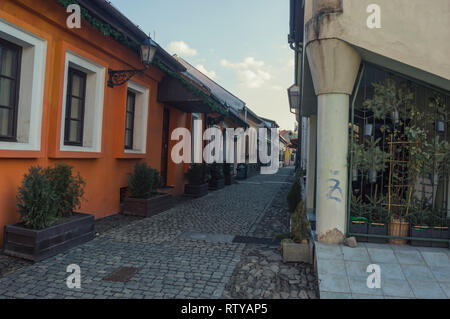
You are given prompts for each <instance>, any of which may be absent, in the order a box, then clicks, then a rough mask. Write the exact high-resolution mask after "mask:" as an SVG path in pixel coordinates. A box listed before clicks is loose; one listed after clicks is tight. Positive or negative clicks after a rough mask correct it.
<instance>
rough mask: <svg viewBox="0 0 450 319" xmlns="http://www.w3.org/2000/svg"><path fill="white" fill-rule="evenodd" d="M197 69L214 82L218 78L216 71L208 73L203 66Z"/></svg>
mask: <svg viewBox="0 0 450 319" xmlns="http://www.w3.org/2000/svg"><path fill="white" fill-rule="evenodd" d="M195 68H196V69H197V70H199V71H200V72H202V73H203V74H204V75H206V76H207V77H209V78H210V79H212V80H214V79H215V78H216V77H217V74H216V71H214V70H211V71H208V70H207V69H206V68H205V67H204V66H203V64H197V65H196V66H195Z"/></svg>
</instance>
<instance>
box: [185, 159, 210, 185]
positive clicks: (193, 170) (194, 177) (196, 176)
mask: <svg viewBox="0 0 450 319" xmlns="http://www.w3.org/2000/svg"><path fill="white" fill-rule="evenodd" d="M186 177H187V179H188V182H189V184H191V185H203V184H205V183H206V178H207V172H206V165H205V164H192V165H191V166H190V167H189V170H188V171H187V173H186Z"/></svg>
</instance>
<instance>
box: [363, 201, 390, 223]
mask: <svg viewBox="0 0 450 319" xmlns="http://www.w3.org/2000/svg"><path fill="white" fill-rule="evenodd" d="M366 198H367V201H368V204H367V206H366V207H367V212H368V219H369V222H370V223H380V224H385V223H388V222H389V211H388V209H387V206H386V205H385V203H386V200H385V198H384V197H383V196H380V195H378V197H377V198H374V197H372V196H367V195H366Z"/></svg>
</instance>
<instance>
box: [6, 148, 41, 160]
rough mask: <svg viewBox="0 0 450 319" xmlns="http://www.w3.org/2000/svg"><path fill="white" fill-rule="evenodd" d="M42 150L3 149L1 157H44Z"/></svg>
mask: <svg viewBox="0 0 450 319" xmlns="http://www.w3.org/2000/svg"><path fill="white" fill-rule="evenodd" d="M42 157H43V153H42V151H21V150H1V149H0V158H33V159H34V158H42Z"/></svg>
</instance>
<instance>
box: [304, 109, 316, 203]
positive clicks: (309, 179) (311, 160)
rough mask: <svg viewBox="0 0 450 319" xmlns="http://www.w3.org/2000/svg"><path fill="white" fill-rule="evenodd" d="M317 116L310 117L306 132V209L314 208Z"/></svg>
mask: <svg viewBox="0 0 450 319" xmlns="http://www.w3.org/2000/svg"><path fill="white" fill-rule="evenodd" d="M316 131H317V116H316V115H311V116H310V118H309V132H308V137H309V140H308V158H307V161H308V162H307V170H306V172H307V173H306V208H307V209H313V208H314V187H315V180H316V144H317V139H316V138H317V134H316Z"/></svg>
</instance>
